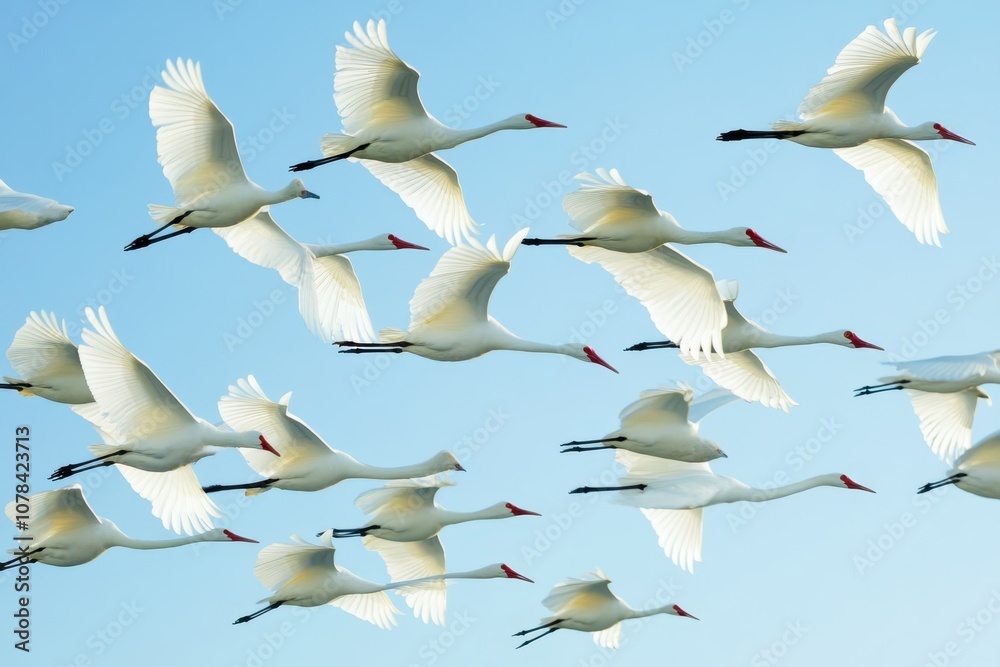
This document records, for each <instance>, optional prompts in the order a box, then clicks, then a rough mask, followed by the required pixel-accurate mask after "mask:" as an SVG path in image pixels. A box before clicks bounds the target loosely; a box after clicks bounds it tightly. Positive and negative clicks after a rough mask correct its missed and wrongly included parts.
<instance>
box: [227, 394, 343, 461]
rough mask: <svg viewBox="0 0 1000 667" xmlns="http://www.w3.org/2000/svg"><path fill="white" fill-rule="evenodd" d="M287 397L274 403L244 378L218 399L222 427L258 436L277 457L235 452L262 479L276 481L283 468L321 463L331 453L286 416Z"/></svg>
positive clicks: (303, 426) (251, 451)
mask: <svg viewBox="0 0 1000 667" xmlns="http://www.w3.org/2000/svg"><path fill="white" fill-rule="evenodd" d="M291 396H292V394H291V392H289V393H287V394H285V395H284V396H282V397H281V400H280V401H279V402H278V403H275V402H274V401H272V400H271V399H269V398H268V397H267V395H266V394H264V390H263V389H261V387H260V385H259V384H258V383H257V379H256V378H254V376H252V375H248V376H247V378H246V379H245V380H244V379H243V378H240V379H239V380H237V381H236V386H233V385H230V386H229V394H228V395H226V396H223V397H222V398H221V399H219V414H220V415H222V419H223V421H225V422H226V424H228V425H229V426H230V427H231V428H232V429H233V430H235V431H257V432H258V433H261V434H262V435H263V436H264V438H265V439H266V440H267V441H268V443H269V444H270V445H271V446H272V447H274V448H275V449H276V450H278V453H279V454H281V456H274V455H273V454H271V453H270V452H265V451H263V450H257V449H248V448H245V447H240V448H239V452H240V454H242V455H243V458H245V459H246V461H247V463H248V464H249V465H250V467H251V468H253V469H254V470H255V471H256V472H257V473H258V474H260V475H264V476H265V477H272V476H279V477H280V475H281V471H282V470H283V469H284V468H285V467H287V466H289V465H291V464H292V463H293V462H295V461H298V460H300V459H307V460H308V459H321V458H322V457H326V456H330V455H331V454H333V453H335V450H333V449H331V448H330V447H329V446H328V445H327V444H326V443H325V442H323V440H322V439H321V438H320V437H319V436H318V435H316V433H314V432H313V431H312V429H310V428H309V427H308V426H306V424H305V423H303V422H302V421H301V420H299V418H298V417H296V416H295V415H292V414H289V412H288V401H289V399H290V398H291ZM336 453H339V454H342V455H344V454H343V453H342V452H336ZM344 456H346V455H344Z"/></svg>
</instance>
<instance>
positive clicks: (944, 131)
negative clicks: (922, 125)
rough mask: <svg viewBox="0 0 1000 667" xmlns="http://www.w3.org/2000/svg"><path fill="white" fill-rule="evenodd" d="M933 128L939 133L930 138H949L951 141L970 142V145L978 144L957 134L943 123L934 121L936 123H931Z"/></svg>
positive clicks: (935, 132)
mask: <svg viewBox="0 0 1000 667" xmlns="http://www.w3.org/2000/svg"><path fill="white" fill-rule="evenodd" d="M931 129H932V130H933V131H934V134H935V135H937V136H931V137H929V138H930V139H948V140H950V141H957V142H959V143H963V144H969V145H970V146H975V145H976V144H975V143H974V142H971V141H969V140H968V139H966V138H965V137H960V136H958V135H957V134H955V133H954V132H952V131H951V130H949V129H948V128H946V127H945V126H944V125H942V124H941V123H934V124H932V125H931Z"/></svg>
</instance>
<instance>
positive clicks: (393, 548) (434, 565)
mask: <svg viewBox="0 0 1000 667" xmlns="http://www.w3.org/2000/svg"><path fill="white" fill-rule="evenodd" d="M363 541H364V545H365V548H366V549H368V550H369V551H376V552H378V555H379V556H381V557H382V560H383V561H385V567H386V569H387V570H389V576H390V577H391V578H392V581H394V582H395V581H409V580H411V579H422V578H424V577H431V576H434V575H439V574H444V573H445V559H444V547H443V546H441V540H440V539H438V537H437V536H436V535H435V536H434V537H432V538H430V539H427V540H419V541H417V542H392V541H390V540H383V539H379V538H377V537H372V536H370V535H369V536H367V537H365V538H363ZM445 583H446V582H445V580H444V579H439V580H437V581H426V582H423V583H421V584H419V585H416V586H406V587H403V588H400V589H399V593H400V594H401V595H402V596H403V597H405V598H406V604H408V605H410V607H411V608H412V609H413V614H414V615H415V616H416V617H417V618H419V619H420V620H422V621H423V622H424V623H434V624H435V625H444V619H445V610H446V607H447V595H446V593H445Z"/></svg>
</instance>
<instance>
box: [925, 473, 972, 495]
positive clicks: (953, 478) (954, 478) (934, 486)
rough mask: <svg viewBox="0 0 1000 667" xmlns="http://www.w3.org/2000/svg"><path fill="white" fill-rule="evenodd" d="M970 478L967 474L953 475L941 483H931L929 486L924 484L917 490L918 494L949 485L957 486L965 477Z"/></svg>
mask: <svg viewBox="0 0 1000 667" xmlns="http://www.w3.org/2000/svg"><path fill="white" fill-rule="evenodd" d="M968 476H969V475H968V474H967V473H964V472H957V473H955V474H954V475H952V476H951V477H948V478H946V479H942V480H941V481H940V482H929V483H927V484H924V485H923V486H921V487H920V488H919V489H917V493H927V492H928V491H933V490H934V489H937V488H940V487H942V486H948V485H949V484H955V483H956V482H958V480H960V479H962V478H963V477H968Z"/></svg>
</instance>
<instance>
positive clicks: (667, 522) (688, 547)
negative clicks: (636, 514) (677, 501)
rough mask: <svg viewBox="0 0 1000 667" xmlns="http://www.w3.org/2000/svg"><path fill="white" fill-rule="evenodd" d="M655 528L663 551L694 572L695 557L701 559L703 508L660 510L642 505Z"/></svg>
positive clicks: (682, 566)
mask: <svg viewBox="0 0 1000 667" xmlns="http://www.w3.org/2000/svg"><path fill="white" fill-rule="evenodd" d="M639 509H640V511H641V512H642V513H643V514H644V515H645V516H646V518H647V519H649V522H650V523H651V524H652V525H653V530H654V531H655V532H656V536H657V538H658V543H659V545H660V548H661V549H663V553H665V554H666V555H667V557H668V558H669V559H670V560H672V561H673V562H674V564H675V565H677V567H679V568H681V569H682V570H685V571H687V572H694V564H695V561H697V562H699V563H700V562H701V535H702V530H701V529H702V508H701V507H698V508H696V509H690V510H661V509H650V508H648V507H641V508H639Z"/></svg>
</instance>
